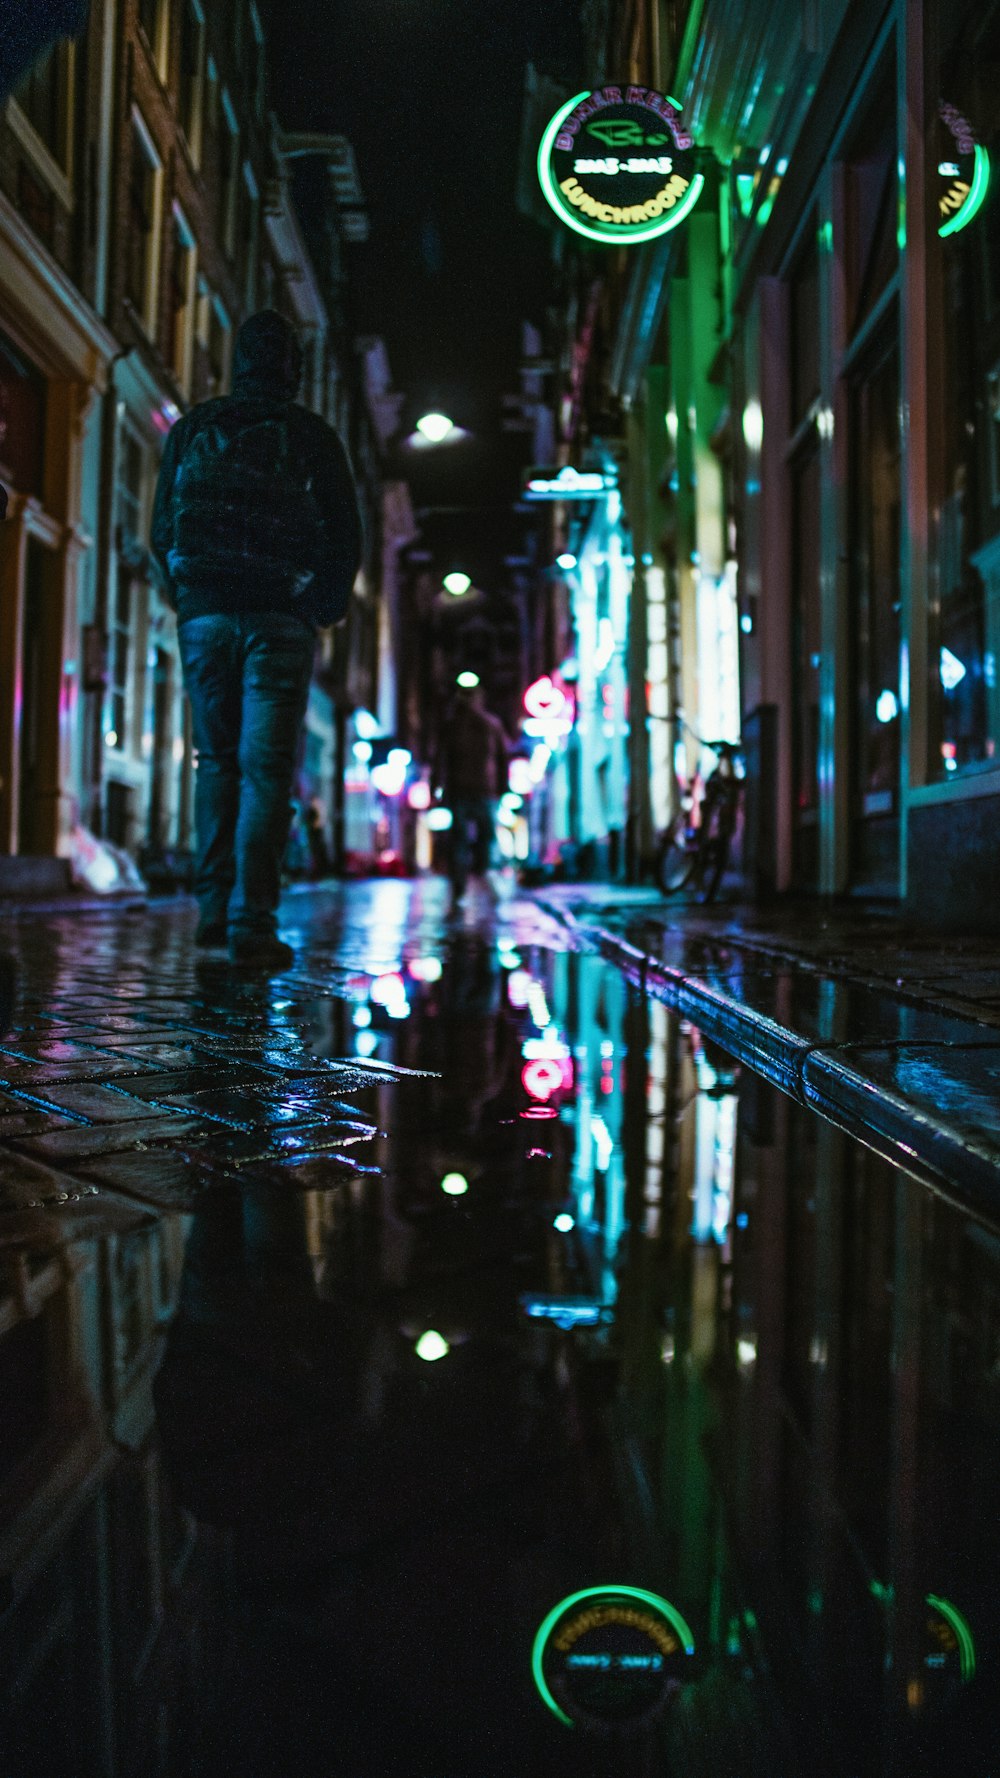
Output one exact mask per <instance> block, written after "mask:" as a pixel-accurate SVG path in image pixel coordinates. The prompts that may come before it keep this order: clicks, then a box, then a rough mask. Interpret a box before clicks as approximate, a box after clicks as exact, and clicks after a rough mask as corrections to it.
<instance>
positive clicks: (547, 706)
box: [524, 673, 569, 717]
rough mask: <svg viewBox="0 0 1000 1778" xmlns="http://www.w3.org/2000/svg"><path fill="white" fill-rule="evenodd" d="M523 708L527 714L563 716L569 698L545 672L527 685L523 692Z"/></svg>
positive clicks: (567, 706)
mask: <svg viewBox="0 0 1000 1778" xmlns="http://www.w3.org/2000/svg"><path fill="white" fill-rule="evenodd" d="M524 708H525V709H526V710H527V712H528V715H529V716H543V717H544V716H553V717H555V716H565V715H566V712H567V710H568V708H569V699H568V698H567V696H566V693H565V692H564V691H560V689H559V687H558V685H554V684H553V683H552V679H551V678H550V676H549V674H548V673H545V674H544V675H543V677H542V678H541V679H536V680H535V683H534V685H529V687H528V689H527V691H526V692H525V694H524Z"/></svg>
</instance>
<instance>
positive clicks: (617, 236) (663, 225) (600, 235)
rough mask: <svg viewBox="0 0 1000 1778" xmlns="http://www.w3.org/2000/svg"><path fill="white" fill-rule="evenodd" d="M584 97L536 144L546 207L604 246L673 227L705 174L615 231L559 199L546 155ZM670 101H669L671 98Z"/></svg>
mask: <svg viewBox="0 0 1000 1778" xmlns="http://www.w3.org/2000/svg"><path fill="white" fill-rule="evenodd" d="M586 97H587V94H586V93H585V92H583V93H577V95H576V98H575V99H568V100H567V101H566V104H565V105H564V106H563V107H562V109H561V110H560V111H557V112H556V114H555V116H554V117H553V118H552V119H551V120H550V122H549V123H548V124H547V125H546V126H545V133H544V135H543V136H542V139H541V141H540V143H539V144H538V183H539V185H540V186H541V188H542V192H543V195H544V197H545V201H546V203H547V204H548V205H549V208H550V209H552V210H554V211H555V213H556V215H557V216H558V218H559V220H560V222H564V223H565V224H566V226H567V228H572V229H575V231H576V233H577V234H578V235H583V237H584V239H585V240H588V241H600V242H601V243H602V244H603V245H605V246H609V245H610V246H619V247H620V246H626V247H627V246H629V245H630V244H631V243H632V242H633V241H654V240H656V238H657V236H659V235H665V234H667V233H668V232H669V230H670V229H672V228H676V227H677V224H678V223H679V222H683V221H684V218H685V216H687V215H688V213H689V212H690V211H691V210H693V209H694V206H695V204H696V203H697V202H698V199H699V198H700V196H701V188H702V186H703V185H704V183H705V176H704V174H703V173H696V174H695V176H694V178H693V179H692V181H691V186H690V190H689V191H688V192H687V194H686V196H684V197H683V198H682V199H681V201H680V203H679V204H678V205H677V207H676V209H673V210H671V211H669V212H668V214H667V215H666V216H665V217H664V218H662V220H659V221H657V222H640V223H636V224H635V225H634V226H632V225H624V224H623V226H622V227H621V228H619V229H618V230H617V232H616V230H615V229H614V227H613V225H612V224H610V223H607V222H604V223H601V222H598V223H594V224H590V223H586V222H581V221H580V219H579V217H577V216H576V215H575V214H573V213H571V212H570V209H569V206H568V205H567V204H565V203H564V202H563V200H562V197H561V196H560V194H559V187H558V186H557V184H556V182H555V179H554V177H553V174H552V167H551V165H550V164H549V157H550V155H551V152H552V144H553V142H554V141H555V139H556V137H557V136H558V134H559V131H560V130H561V128H562V126H563V123H564V122H565V120H566V118H567V117H568V116H569V114H570V112H571V111H573V110H575V108H576V106H577V105H579V103H580V101H581V99H585V98H586ZM671 102H672V103H673V101H671ZM677 109H678V110H680V106H678V107H677ZM970 196H971V193H970ZM966 201H968V200H966ZM959 214H960V215H961V214H962V212H961V211H960V212H959Z"/></svg>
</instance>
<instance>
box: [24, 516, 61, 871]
mask: <svg viewBox="0 0 1000 1778" xmlns="http://www.w3.org/2000/svg"><path fill="white" fill-rule="evenodd" d="M55 567H56V563H55V557H54V555H53V552H52V550H51V549H50V548H49V547H48V546H47V545H46V544H45V543H43V542H42V541H41V540H40V539H39V538H38V537H31V536H29V537H28V538H27V540H26V548H25V561H24V585H23V598H24V609H23V620H22V628H21V658H20V663H19V674H18V677H19V682H20V683H19V692H20V696H19V698H16V703H15V712H16V723H17V730H18V743H19V744H18V816H17V849H18V851H19V852H21V853H33V854H36V855H37V854H41V853H50V852H52V851H54V849H55V840H56V813H57V801H58V795H59V680H60V670H61V663H62V636H61V626H62V610H61V599H60V596H59V587H58V585H57V582H56V573H55ZM18 706H19V708H18Z"/></svg>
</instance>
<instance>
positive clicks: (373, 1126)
mask: <svg viewBox="0 0 1000 1778" xmlns="http://www.w3.org/2000/svg"><path fill="white" fill-rule="evenodd" d="M193 926H194V915H193V911H192V909H191V908H190V907H189V906H186V905H182V904H176V905H171V904H163V905H162V906H153V907H152V908H150V909H149V910H148V911H147V910H136V911H130V912H120V913H117V914H116V913H112V912H110V911H109V912H107V913H104V912H102V913H99V914H94V915H88V916H87V917H85V918H80V917H77V918H73V917H70V916H62V915H55V914H53V915H51V916H46V915H34V916H28V915H24V916H21V917H18V918H16V919H15V918H12V919H11V920H10V921H9V923H8V927H7V939H6V951H7V953H8V958H9V959H12V960H13V966H14V969H15V971H16V993H15V1003H14V1007H13V1012H12V1016H11V1018H10V1022H9V1026H8V1028H7V1029H6V1031H5V1033H4V1034H3V1035H2V1037H0V1684H2V1689H0V1774H2V1778H91V1775H92V1774H93V1775H95V1778H97V1775H99V1778H195V1775H198V1778H200V1775H201V1774H208V1773H210V1772H211V1773H212V1774H213V1775H214V1774H217V1773H218V1772H219V1771H232V1772H238V1773H240V1774H241V1775H242V1774H248V1775H251V1778H256V1775H257V1774H260V1775H261V1778H263V1775H264V1774H271V1773H274V1774H278V1773H281V1774H285V1773H287V1772H292V1771H293V1772H295V1773H296V1774H298V1775H300V1778H311V1775H312V1774H314V1773H315V1774H316V1775H317V1778H320V1775H322V1778H326V1774H328V1773H331V1772H337V1773H343V1774H345V1775H348V1774H349V1775H350V1778H355V1775H358V1778H367V1775H368V1774H371V1775H372V1778H382V1775H383V1774H385V1775H389V1778H391V1775H398V1778H404V1775H405V1778H494V1775H496V1778H500V1774H504V1775H507V1774H512V1773H515V1774H518V1778H536V1775H537V1778H541V1775H542V1774H543V1773H544V1774H555V1775H556V1778H558V1775H559V1774H567V1775H568V1774H569V1773H571V1772H572V1773H573V1774H575V1775H581V1774H582V1775H583V1778H587V1775H588V1774H591V1775H593V1778H610V1775H611V1774H615V1775H617V1773H619V1772H623V1771H626V1770H628V1771H629V1772H636V1773H638V1774H640V1778H642V1775H650V1778H652V1775H655V1778H660V1775H662V1778H672V1775H674V1774H681V1773H683V1774H684V1775H685V1778H702V1774H704V1775H705V1778H707V1775H708V1774H709V1773H711V1774H713V1778H718V1775H719V1774H722V1775H723V1778H744V1775H745V1778H757V1775H758V1774H760V1775H763V1774H765V1773H766V1774H768V1778H772V1775H775V1774H777V1775H779V1778H785V1775H787V1778H799V1774H802V1775H803V1778H805V1774H809V1775H810V1778H813V1775H816V1774H818V1775H819V1778H868V1774H871V1775H872V1778H920V1775H921V1774H924V1773H931V1772H934V1773H935V1774H937V1775H938V1778H941V1775H943V1774H949V1773H951V1772H956V1773H957V1772H958V1771H961V1772H963V1773H966V1774H969V1778H989V1775H990V1774H991V1772H992V1771H993V1769H994V1763H993V1762H994V1747H995V1742H996V1734H995V1726H994V1712H995V1706H994V1702H993V1700H994V1697H995V1692H996V1666H997V1657H996V1646H997V1638H996V1630H995V1624H996V1619H997V1605H996V1598H997V1584H996V1583H997V1576H998V1565H997V1543H998V1531H997V1518H996V1501H997V1498H998V1491H997V1482H998V1479H1000V1476H998V1471H1000V1439H998V1430H1000V1234H998V1232H997V1228H996V1226H995V1225H994V1224H993V1223H991V1221H990V1219H989V1218H988V1217H984V1216H979V1217H978V1218H977V1219H976V1220H973V1219H971V1218H970V1217H968V1216H966V1215H964V1214H963V1213H962V1211H961V1210H960V1209H959V1208H956V1207H955V1206H953V1205H950V1204H948V1203H945V1202H943V1201H942V1200H941V1198H940V1197H936V1196H935V1195H934V1194H933V1193H932V1192H930V1191H928V1190H926V1189H925V1188H924V1187H923V1186H921V1185H920V1184H919V1183H917V1182H916V1181H915V1180H914V1179H913V1178H911V1177H909V1176H907V1175H906V1174H905V1173H903V1172H901V1171H899V1170H898V1169H896V1168H894V1167H893V1166H891V1165H890V1164H889V1162H888V1161H887V1160H885V1159H883V1158H880V1157H879V1156H878V1155H876V1154H874V1153H872V1152H871V1151H870V1150H869V1149H866V1148H862V1147H860V1146H859V1145H858V1144H857V1143H855V1142H854V1141H852V1139H851V1138H850V1136H849V1135H847V1134H846V1133H845V1132H844V1131H842V1130H839V1129H836V1128H834V1127H833V1126H832V1125H831V1124H830V1123H828V1122H825V1121H823V1120H822V1119H820V1118H818V1117H816V1116H815V1115H814V1114H813V1113H812V1112H810V1111H809V1110H808V1109H807V1108H806V1107H805V1106H804V1105H802V1104H799V1103H795V1102H794V1100H793V1099H792V1098H791V1097H789V1096H787V1095H785V1094H782V1093H779V1092H777V1091H776V1090H775V1088H774V1087H773V1086H772V1085H770V1084H768V1082H767V1081H766V1080H765V1079H763V1078H762V1077H761V1075H760V1073H758V1072H756V1071H754V1070H753V1069H751V1068H749V1067H747V1066H746V1065H742V1066H741V1065H740V1064H739V1063H738V1062H736V1061H734V1060H732V1059H731V1057H730V1056H728V1055H727V1054H726V1053H725V1051H724V1050H722V1049H719V1048H718V1047H717V1046H716V1045H715V1044H713V1043H712V1041H710V1040H709V1039H708V1038H707V1037H706V1036H705V1035H704V1033H702V1032H701V1031H699V1030H698V1029H697V1027H696V1026H695V1025H694V1024H693V1023H692V1022H691V1021H690V1020H684V1019H682V1018H679V1017H677V1016H676V1015H675V1014H674V1013H672V1012H671V1011H669V1010H668V1008H667V1006H666V1005H665V1004H663V1002H662V1000H660V999H658V998H656V996H655V995H653V996H652V997H650V996H648V995H647V994H646V993H644V992H643V991H642V990H641V988H640V987H638V986H636V985H634V984H630V983H629V982H627V981H626V980H625V978H624V977H623V976H622V975H621V974H619V973H618V971H617V970H615V969H614V968H612V967H611V966H610V964H609V963H608V962H606V961H605V960H604V959H602V958H601V957H600V956H597V955H581V954H576V953H574V952H572V951H571V950H570V949H569V948H568V940H567V937H566V934H565V932H564V931H563V930H561V929H560V928H559V926H558V925H557V924H556V923H555V922H554V921H551V920H550V919H548V918H547V917H546V915H545V914H544V912H542V911H541V910H540V909H539V908H538V907H536V906H534V905H532V904H530V903H524V904H515V905H514V906H513V907H511V908H509V909H506V910H503V911H502V912H500V913H497V912H496V911H495V910H490V909H488V908H485V907H484V908H480V909H479V911H478V913H477V912H476V911H475V909H472V910H471V911H469V912H466V913H464V914H461V915H459V916H457V917H455V918H450V917H449V916H448V914H447V911H446V902H445V899H444V890H443V888H442V886H441V885H440V884H438V883H436V882H434V881H428V882H422V883H420V884H406V883H382V884H358V885H354V886H352V887H350V888H349V889H346V890H343V891H335V890H322V891H320V890H317V891H308V892H303V893H297V894H293V895H291V896H289V897H288V899H287V901H286V904H285V926H284V931H285V934H286V936H288V937H289V938H290V939H291V940H292V942H293V943H294V945H295V947H296V950H297V953H298V957H299V961H298V963H297V965H296V967H295V968H294V969H293V970H291V971H289V973H288V974H287V975H284V976H281V977H277V978H275V979H274V980H271V981H267V980H263V979H260V978H256V977H253V976H249V975H241V974H237V973H234V972H233V971H231V970H230V969H229V967H228V965H227V964H225V963H224V962H222V961H220V960H218V959H217V958H214V957H212V956H211V955H208V954H199V953H197V952H195V951H194V949H193V946H192V936H193ZM4 979H5V978H4V977H3V972H2V970H0V989H2V988H3V985H4ZM821 1011H822V1009H820V1012H821ZM983 1090H984V1092H986V1091H988V1089H987V1088H986V1087H984V1089H983ZM595 1589H596V1590H597V1591H595ZM602 1589H603V1590H604V1591H603V1593H602V1592H601V1590H602ZM608 1589H611V1591H610V1593H609V1592H608ZM599 1594H600V1596H598V1595H599ZM578 1596H579V1597H578ZM567 1600H569V1601H572V1602H573V1603H570V1604H568V1605H566V1606H565V1609H564V1611H563V1613H562V1615H560V1614H559V1612H558V1610H557V1608H558V1607H559V1606H560V1603H561V1602H563V1601H567ZM553 1614H555V1615H553ZM570 1724H573V1725H575V1726H569V1725H570Z"/></svg>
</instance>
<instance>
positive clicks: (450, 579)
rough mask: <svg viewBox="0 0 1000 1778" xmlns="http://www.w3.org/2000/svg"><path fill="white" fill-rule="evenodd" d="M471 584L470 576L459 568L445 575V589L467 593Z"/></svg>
mask: <svg viewBox="0 0 1000 1778" xmlns="http://www.w3.org/2000/svg"><path fill="white" fill-rule="evenodd" d="M471 585H472V582H471V580H470V579H469V576H468V575H467V574H462V573H460V572H458V570H456V572H455V573H454V574H446V575H445V577H444V586H445V591H446V592H449V593H455V594H458V593H467V592H468V590H469V588H470V586H471Z"/></svg>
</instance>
